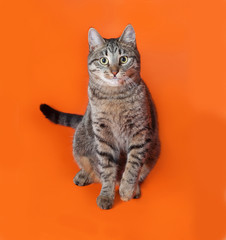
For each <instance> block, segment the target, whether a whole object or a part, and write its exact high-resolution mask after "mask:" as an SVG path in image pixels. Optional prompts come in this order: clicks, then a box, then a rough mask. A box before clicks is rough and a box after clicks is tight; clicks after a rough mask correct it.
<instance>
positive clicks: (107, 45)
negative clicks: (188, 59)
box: [41, 25, 160, 209]
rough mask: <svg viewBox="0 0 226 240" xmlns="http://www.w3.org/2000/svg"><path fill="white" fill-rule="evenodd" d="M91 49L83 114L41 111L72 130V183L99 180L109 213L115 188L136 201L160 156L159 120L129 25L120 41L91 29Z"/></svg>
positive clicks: (102, 202)
mask: <svg viewBox="0 0 226 240" xmlns="http://www.w3.org/2000/svg"><path fill="white" fill-rule="evenodd" d="M89 49H90V52H89V57H88V71H89V86H88V96H89V103H88V106H87V110H86V113H85V115H84V116H80V115H71V114H69V115H68V114H64V113H60V112H58V111H56V110H53V109H52V108H50V107H48V106H47V105H41V111H42V112H43V113H44V115H45V116H46V117H47V118H48V119H50V120H51V121H53V122H55V123H59V124H62V125H66V126H72V127H76V132H75V135H74V139H73V154H74V157H75V159H76V161H77V163H78V165H79V167H80V168H81V170H80V171H79V172H78V173H77V174H76V176H75V178H74V182H75V184H76V185H78V186H85V185H87V184H90V183H92V182H100V183H101V184H102V188H101V192H100V195H99V196H98V198H97V205H98V206H99V207H100V208H102V209H109V208H111V207H112V206H113V202H114V198H115V186H116V185H117V184H119V194H120V197H121V199H122V200H123V201H128V200H130V199H131V198H139V197H140V194H141V192H140V183H141V182H143V181H144V179H145V178H146V176H147V175H148V174H149V172H150V170H151V169H152V168H153V166H154V165H155V163H156V161H157V159H158V157H159V154H160V141H159V134H158V121H157V113H156V108H155V105H154V102H153V100H152V97H151V94H150V92H149V90H148V88H147V86H146V85H145V83H144V82H143V80H142V79H141V77H140V55H139V52H138V50H137V47H136V40H135V32H134V29H133V27H132V26H131V25H128V26H127V27H126V29H125V30H124V32H123V34H122V35H121V37H120V38H112V39H104V38H102V37H101V36H100V34H99V33H98V32H97V31H96V30H95V29H93V28H92V29H90V31H89ZM121 57H124V60H125V59H126V60H127V61H126V63H122V62H121ZM102 58H105V60H104V64H102V63H101V59H102ZM105 63H107V64H105ZM68 119H70V120H68Z"/></svg>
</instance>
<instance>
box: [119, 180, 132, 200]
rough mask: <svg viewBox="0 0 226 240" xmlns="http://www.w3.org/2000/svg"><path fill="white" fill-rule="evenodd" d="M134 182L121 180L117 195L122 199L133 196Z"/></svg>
mask: <svg viewBox="0 0 226 240" xmlns="http://www.w3.org/2000/svg"><path fill="white" fill-rule="evenodd" d="M134 190H135V188H134V184H130V183H128V182H127V181H126V180H123V179H122V180H121V183H120V187H119V195H120V198H121V199H122V201H129V200H130V199H132V198H133V196H134Z"/></svg>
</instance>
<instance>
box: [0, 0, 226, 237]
mask: <svg viewBox="0 0 226 240" xmlns="http://www.w3.org/2000/svg"><path fill="white" fill-rule="evenodd" d="M225 5H226V2H225V1H217V0H216V1H214V0H213V1H196V0H190V1H188V0H187V1H182V0H150V1H145V0H139V1H132V0H114V1H109V0H95V1H91V0H83V1H82V0H80V1H78V0H77V1H76V0H33V1H31V0H27V1H26V0H21V1H11V0H9V1H4V2H3V1H2V2H1V3H0V10H1V13H0V18H1V19H0V22H1V40H0V41H1V44H0V48H1V51H0V54H1V61H2V62H1V67H0V68H1V71H0V81H1V84H0V100H1V117H0V126H1V140H0V141H1V145H0V146H1V160H0V162H1V167H0V189H1V198H0V239H2V240H11V239H12V240H14V239H23V240H24V239H32V240H36V239H39V240H51V239H54V240H58V239H59V240H72V239H73V240H74V239H116V240H118V239H120V240H122V239H123V240H127V239H142V240H143V239H144V240H146V239H151V240H161V239H164V240H166V239H167V240H168V239H174V240H187V239H188V240H196V239H197V240H204V239H205V240H208V239H210V240H218V239H219V240H223V239H225V237H226V232H225V205H224V198H225V180H226V179H225V167H226V166H225V160H226V147H225V142H226V139H225V136H226V79H225V77H226V71H225V66H226V65H225V64H226V61H225V60H226V59H225V56H226V54H225V53H226V51H225V50H226V48H225V40H226V39H225V36H226V29H225V26H226V25H225V23H226V21H225V16H226V11H225ZM128 23H131V24H132V25H133V26H134V28H135V31H136V35H137V43H138V48H139V50H140V53H141V60H142V71H141V74H142V77H143V79H144V80H145V82H146V83H147V85H148V86H149V88H150V90H151V92H152V95H153V97H154V99H155V102H156V105H157V109H158V114H159V124H160V137H161V142H162V153H161V157H160V159H159V162H158V164H157V165H156V167H155V169H154V170H153V171H152V173H151V174H150V175H149V177H148V178H147V180H146V182H145V183H144V184H143V186H142V197H141V199H139V200H131V201H129V202H122V201H121V200H120V199H119V196H118V194H117V196H116V201H115V206H114V208H113V209H112V210H109V211H103V210H100V209H99V208H98V207H97V205H96V197H97V196H98V194H99V191H100V185H99V184H93V185H90V186H87V187H84V188H82V187H77V186H75V185H74V183H73V181H72V179H73V177H74V175H75V173H76V172H77V171H78V167H77V165H76V163H75V162H74V160H73V157H72V136H73V129H69V128H65V127H60V126H56V125H54V124H51V123H50V122H48V121H47V120H46V119H44V117H43V116H42V114H41V113H40V111H39V104H40V103H47V104H50V105H51V106H53V107H55V108H57V109H59V110H62V111H65V112H72V113H80V114H83V113H84V112H85V109H86V105H87V101H88V100H87V85H88V73H87V64H86V62H87V55H88V41H87V33H88V29H89V27H95V28H96V29H97V30H98V31H99V32H100V34H101V35H102V36H104V37H107V38H108V37H118V36H119V35H120V34H121V33H122V31H123V29H124V28H125V27H126V25H127V24H128Z"/></svg>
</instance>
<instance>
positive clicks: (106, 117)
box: [91, 101, 142, 147]
mask: <svg viewBox="0 0 226 240" xmlns="http://www.w3.org/2000/svg"><path fill="white" fill-rule="evenodd" d="M91 107H92V119H93V122H94V130H96V131H97V132H100V133H101V134H103V135H105V136H106V137H107V136H108V135H111V136H112V138H114V141H116V142H118V144H119V145H120V146H121V147H123V146H124V147H126V146H127V143H128V139H129V138H130V136H131V135H132V132H133V131H134V129H135V128H136V119H137V116H139V115H142V111H141V110H142V107H141V106H140V105H139V104H134V102H120V101H118V102H110V101H109V102H104V103H102V104H101V103H100V104H93V105H92V106H91Z"/></svg>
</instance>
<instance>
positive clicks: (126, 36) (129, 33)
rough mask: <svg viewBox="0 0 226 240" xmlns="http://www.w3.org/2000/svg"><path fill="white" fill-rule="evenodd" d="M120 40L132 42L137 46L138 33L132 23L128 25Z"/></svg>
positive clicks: (127, 42)
mask: <svg viewBox="0 0 226 240" xmlns="http://www.w3.org/2000/svg"><path fill="white" fill-rule="evenodd" d="M119 41H120V42H124V43H126V44H131V45H132V46H133V47H135V46H136V34H135V31H134V28H133V26H132V25H131V24H129V25H127V26H126V28H125V30H124V31H123V33H122V35H121V37H120V38H119Z"/></svg>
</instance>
